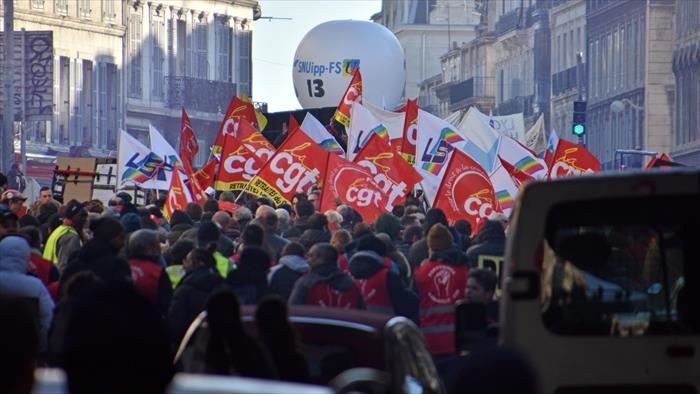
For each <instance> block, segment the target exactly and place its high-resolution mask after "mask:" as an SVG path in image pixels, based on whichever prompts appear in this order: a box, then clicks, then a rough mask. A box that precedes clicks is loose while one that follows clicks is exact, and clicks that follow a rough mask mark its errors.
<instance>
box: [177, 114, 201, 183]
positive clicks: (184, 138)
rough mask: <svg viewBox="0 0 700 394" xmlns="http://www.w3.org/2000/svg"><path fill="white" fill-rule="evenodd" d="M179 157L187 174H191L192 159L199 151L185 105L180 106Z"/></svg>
mask: <svg viewBox="0 0 700 394" xmlns="http://www.w3.org/2000/svg"><path fill="white" fill-rule="evenodd" d="M179 151H180V159H182V166H183V167H184V168H185V171H186V172H187V174H191V173H193V172H194V171H193V170H192V160H193V159H194V157H195V156H196V155H197V152H199V144H198V143H197V137H195V135H194V130H192V123H191V122H190V117H189V116H187V111H185V107H182V117H181V120H180V149H179Z"/></svg>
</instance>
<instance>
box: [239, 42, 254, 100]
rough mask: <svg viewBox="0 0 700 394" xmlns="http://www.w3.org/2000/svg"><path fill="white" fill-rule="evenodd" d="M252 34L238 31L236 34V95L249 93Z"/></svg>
mask: <svg viewBox="0 0 700 394" xmlns="http://www.w3.org/2000/svg"><path fill="white" fill-rule="evenodd" d="M252 41H253V34H252V32H251V31H250V30H239V31H237V32H236V45H237V47H238V51H237V52H238V81H237V82H238V93H239V94H240V93H243V92H245V93H248V94H250V93H251V90H250V82H251V79H252V72H251V69H250V64H251V44H252Z"/></svg>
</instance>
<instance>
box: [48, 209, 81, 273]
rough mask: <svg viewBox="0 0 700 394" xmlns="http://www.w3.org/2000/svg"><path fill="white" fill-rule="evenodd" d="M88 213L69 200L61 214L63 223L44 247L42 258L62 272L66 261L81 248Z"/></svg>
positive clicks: (53, 232) (52, 233)
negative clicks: (55, 265)
mask: <svg viewBox="0 0 700 394" xmlns="http://www.w3.org/2000/svg"><path fill="white" fill-rule="evenodd" d="M87 217H88V211H87V209H85V205H83V204H81V203H80V202H78V201H77V200H70V201H69V202H68V205H66V211H65V213H64V214H63V223H62V224H61V225H60V226H58V227H57V228H56V229H54V230H53V231H52V232H51V235H50V236H49V239H47V240H46V245H44V258H45V259H46V260H50V261H51V262H53V263H54V264H57V265H58V271H59V272H61V273H63V270H64V269H65V268H66V264H68V260H69V259H70V258H71V257H72V255H73V253H76V252H78V251H79V250H80V248H81V247H82V246H83V242H84V241H85V235H84V233H83V227H84V226H85V223H86V221H87Z"/></svg>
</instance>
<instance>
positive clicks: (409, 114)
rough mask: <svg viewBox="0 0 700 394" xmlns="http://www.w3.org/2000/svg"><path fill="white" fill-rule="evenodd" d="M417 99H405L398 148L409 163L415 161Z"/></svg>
mask: <svg viewBox="0 0 700 394" xmlns="http://www.w3.org/2000/svg"><path fill="white" fill-rule="evenodd" d="M417 131H418V99H417V98H415V99H413V100H406V116H405V118H404V125H403V137H402V138H401V144H399V145H398V146H397V147H398V150H399V152H400V153H401V156H403V158H404V159H406V161H408V162H409V163H411V164H414V163H415V162H416V141H417V140H418V136H417V135H416V133H417Z"/></svg>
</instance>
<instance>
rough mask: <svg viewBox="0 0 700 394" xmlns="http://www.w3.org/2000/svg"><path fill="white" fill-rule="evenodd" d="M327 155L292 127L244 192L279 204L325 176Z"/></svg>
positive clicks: (288, 200) (289, 199)
mask: <svg viewBox="0 0 700 394" xmlns="http://www.w3.org/2000/svg"><path fill="white" fill-rule="evenodd" d="M328 156H335V155H331V154H330V153H329V152H326V151H325V150H323V148H321V147H320V146H318V145H317V144H316V143H315V142H314V141H313V140H312V139H311V138H309V136H307V135H306V134H305V133H304V132H303V131H302V130H301V129H296V130H294V131H292V132H291V133H290V134H289V137H287V139H286V140H285V141H284V142H283V143H282V145H280V147H279V148H278V149H277V151H276V152H275V154H274V155H273V156H272V158H271V159H270V160H268V161H267V163H265V165H264V166H263V168H262V169H261V170H260V172H258V175H256V176H255V177H254V178H253V179H252V180H251V181H250V182H249V183H248V185H247V186H246V188H245V191H246V192H248V193H251V194H253V195H256V196H260V197H263V196H264V197H269V198H270V199H272V201H273V202H274V203H275V205H276V206H279V205H280V204H282V203H289V202H290V201H291V200H292V197H293V196H294V193H297V192H303V193H306V192H307V191H308V190H309V189H310V188H311V187H312V186H314V185H317V184H318V185H319V187H322V186H323V185H322V184H321V183H322V182H321V181H322V180H323V179H325V169H326V164H327V162H328Z"/></svg>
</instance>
